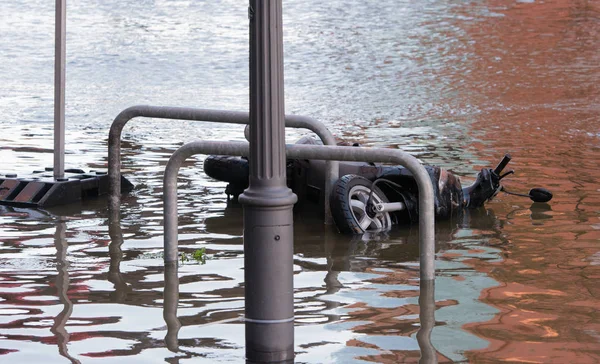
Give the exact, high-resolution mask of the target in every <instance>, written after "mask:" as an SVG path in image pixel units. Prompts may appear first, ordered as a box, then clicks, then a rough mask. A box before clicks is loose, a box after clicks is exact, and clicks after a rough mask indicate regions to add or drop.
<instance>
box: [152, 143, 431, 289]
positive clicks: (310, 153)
mask: <svg viewBox="0 0 600 364" xmlns="http://www.w3.org/2000/svg"><path fill="white" fill-rule="evenodd" d="M286 153H287V158H292V159H319V160H337V161H355V162H382V163H393V164H400V165H402V166H404V167H406V168H407V169H408V170H409V171H411V172H412V174H413V176H414V177H415V180H416V182H417V186H418V189H419V262H420V277H421V280H433V279H435V239H434V233H435V221H434V219H435V214H434V193H433V186H432V184H431V180H430V178H429V175H428V174H427V171H426V170H425V167H423V165H421V163H420V162H419V161H418V160H417V158H415V157H413V156H412V155H410V154H408V153H406V152H403V151H401V150H398V149H382V148H355V147H338V146H316V145H299V144H294V145H287V146H286ZM195 154H217V155H241V156H248V154H249V144H248V143H244V142H213V141H195V142H191V143H187V144H185V145H183V146H182V147H180V148H179V149H177V150H176V151H175V153H173V155H172V156H171V158H169V161H168V162H167V166H166V169H165V175H164V180H163V185H164V188H163V190H164V195H163V199H164V230H165V237H164V239H165V240H164V260H165V264H170V263H172V262H176V261H177V257H178V236H177V229H178V215H177V176H178V173H179V169H180V167H181V165H182V164H183V162H184V161H185V160H186V159H187V158H189V157H191V156H192V155H195Z"/></svg>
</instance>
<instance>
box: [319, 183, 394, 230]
mask: <svg viewBox="0 0 600 364" xmlns="http://www.w3.org/2000/svg"><path fill="white" fill-rule="evenodd" d="M371 191H373V195H372V198H373V199H375V201H376V202H389V201H388V199H387V198H386V197H385V195H384V194H383V192H381V190H380V189H379V188H377V186H375V187H373V184H372V183H371V181H369V180H368V179H366V178H364V177H361V176H357V175H355V174H347V175H345V176H343V177H342V178H340V179H339V180H338V181H337V182H336V183H335V186H334V187H333V191H332V193H331V196H330V199H329V203H330V208H331V215H332V216H333V221H335V224H336V226H337V228H338V229H339V231H340V232H341V233H344V234H364V233H365V232H367V231H385V230H389V229H390V228H391V225H392V220H391V216H390V213H389V212H383V213H378V214H376V215H375V217H374V218H370V217H369V216H368V215H367V213H366V210H365V208H366V201H367V199H368V195H369V193H370V192H371Z"/></svg>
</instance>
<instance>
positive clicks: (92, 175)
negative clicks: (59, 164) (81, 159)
mask: <svg viewBox="0 0 600 364" xmlns="http://www.w3.org/2000/svg"><path fill="white" fill-rule="evenodd" d="M52 172H53V169H52V168H46V169H45V170H43V171H33V173H32V174H31V175H27V176H23V177H19V178H17V175H16V174H6V175H4V176H0V205H10V206H24V207H33V208H35V207H51V206H58V205H66V204H70V203H74V202H79V201H81V200H86V199H91V198H97V197H99V196H102V195H107V194H108V184H109V179H108V173H107V172H98V171H89V172H88V173H86V172H84V171H83V170H81V169H66V170H65V174H64V178H60V179H55V178H54V176H53V173H52ZM132 189H133V184H132V183H131V182H129V181H128V180H127V179H126V178H125V177H123V176H121V192H122V193H123V192H128V191H131V190H132Z"/></svg>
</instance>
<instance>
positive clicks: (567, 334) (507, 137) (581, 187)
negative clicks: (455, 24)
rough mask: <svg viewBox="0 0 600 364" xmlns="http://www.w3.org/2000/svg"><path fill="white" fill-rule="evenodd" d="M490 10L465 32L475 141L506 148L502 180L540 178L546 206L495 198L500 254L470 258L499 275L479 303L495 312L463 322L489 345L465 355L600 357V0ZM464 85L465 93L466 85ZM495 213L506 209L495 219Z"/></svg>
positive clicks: (531, 182)
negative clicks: (477, 108)
mask: <svg viewBox="0 0 600 364" xmlns="http://www.w3.org/2000/svg"><path fill="white" fill-rule="evenodd" d="M487 7H488V8H489V9H491V10H493V11H494V12H495V13H497V14H498V16H494V17H490V18H489V19H488V20H487V21H485V22H481V23H479V24H477V25H476V26H475V25H473V26H471V27H468V28H467V29H466V32H467V34H468V36H469V37H470V40H471V41H472V45H471V50H472V52H473V54H472V56H473V57H472V59H473V61H472V66H473V72H470V73H468V74H466V75H464V77H463V79H464V80H465V82H466V83H467V84H468V85H469V86H468V88H469V91H468V95H466V96H465V97H473V98H474V99H476V100H478V102H480V104H481V105H483V107H482V113H481V115H479V116H478V117H477V119H478V120H477V122H476V123H475V124H474V125H473V130H478V131H480V132H481V131H483V132H484V133H485V134H484V136H483V137H482V136H481V135H478V138H479V139H480V141H479V142H477V143H474V144H473V147H474V148H475V149H477V150H478V153H479V154H480V155H482V156H484V157H485V158H486V159H488V160H489V161H490V162H491V163H492V162H493V161H495V160H498V158H499V157H500V156H501V154H502V153H504V152H511V153H512V156H513V162H512V163H511V167H513V168H515V170H516V171H517V175H516V176H515V177H514V178H511V179H510V181H507V185H508V186H509V187H510V189H512V190H515V191H527V188H529V187H532V186H536V185H541V186H547V187H548V188H549V189H550V190H552V191H553V192H554V193H555V198H554V199H553V201H551V203H550V206H536V205H531V206H529V205H530V202H524V201H523V200H522V199H518V198H516V197H511V196H502V195H501V196H499V200H498V201H497V202H494V203H492V204H491V205H490V206H491V207H492V208H493V209H494V211H495V213H496V214H497V215H498V216H505V218H503V219H504V220H505V223H504V224H503V226H504V228H503V231H502V233H503V235H504V239H505V241H503V242H499V244H501V246H502V248H503V250H504V255H505V258H506V259H505V260H504V261H502V262H500V263H494V264H490V263H489V262H482V261H479V260H474V259H472V260H470V261H469V263H470V264H471V265H473V266H474V267H475V269H477V270H478V271H482V272H485V273H487V274H489V275H490V276H491V277H493V278H494V279H496V280H498V281H499V282H501V284H500V286H498V287H492V288H489V289H486V290H484V291H483V292H482V294H481V297H480V298H481V300H482V301H483V302H485V303H488V304H490V305H493V306H494V307H496V308H498V309H499V310H500V313H499V314H498V315H496V317H495V318H494V319H493V320H491V321H488V322H483V323H473V324H468V325H465V329H467V330H468V331H470V332H472V333H474V334H476V335H478V336H480V337H481V338H484V339H485V340H487V341H489V342H490V345H489V347H487V348H486V349H483V350H476V351H470V352H468V353H466V356H467V357H468V358H469V360H470V361H472V362H500V361H504V362H523V363H596V362H599V361H600V319H599V317H598V314H597V312H598V308H600V285H599V284H598V282H597V280H598V278H600V216H599V211H600V182H599V181H600V170H599V168H598V165H600V116H599V115H600V106H599V105H600V86H599V85H600V72H599V70H598V64H600V48H599V46H600V3H598V2H594V1H575V0H566V1H546V2H538V1H535V2H512V1H489V2H488V3H487ZM465 92H467V91H465ZM501 219H502V218H501Z"/></svg>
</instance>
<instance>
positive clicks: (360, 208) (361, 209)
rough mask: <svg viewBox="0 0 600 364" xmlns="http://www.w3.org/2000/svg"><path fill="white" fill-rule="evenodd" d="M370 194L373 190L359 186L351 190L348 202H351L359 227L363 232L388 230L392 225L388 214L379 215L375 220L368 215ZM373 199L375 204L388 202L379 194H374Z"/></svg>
mask: <svg viewBox="0 0 600 364" xmlns="http://www.w3.org/2000/svg"><path fill="white" fill-rule="evenodd" d="M370 193H371V189H370V188H369V187H366V186H361V185H358V186H354V187H352V188H351V189H350V191H349V192H348V200H349V201H350V207H351V211H352V216H354V219H355V220H356V222H357V224H358V226H360V228H361V229H362V230H363V231H380V230H388V229H389V228H390V226H391V225H392V220H391V218H390V214H389V213H388V212H382V213H378V214H376V215H375V216H374V217H373V218H371V217H370V216H369V215H368V214H367V201H368V200H369V194H370ZM371 199H372V201H373V202H375V203H382V202H386V201H384V200H383V199H382V198H381V196H379V195H378V194H377V192H373V195H372V197H371Z"/></svg>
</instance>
